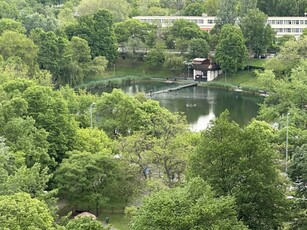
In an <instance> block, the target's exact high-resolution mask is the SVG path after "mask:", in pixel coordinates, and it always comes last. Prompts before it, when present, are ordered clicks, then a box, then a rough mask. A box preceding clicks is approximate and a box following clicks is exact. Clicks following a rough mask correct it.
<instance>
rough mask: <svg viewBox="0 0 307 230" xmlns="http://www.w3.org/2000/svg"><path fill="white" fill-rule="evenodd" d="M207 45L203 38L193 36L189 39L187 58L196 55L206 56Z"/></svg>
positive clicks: (192, 57)
mask: <svg viewBox="0 0 307 230" xmlns="http://www.w3.org/2000/svg"><path fill="white" fill-rule="evenodd" d="M208 52H209V45H208V42H207V41H206V40H205V39H201V38H196V39H195V38H194V39H192V40H191V41H190V45H189V49H188V57H189V59H194V58H197V57H205V58H206V57H208Z"/></svg>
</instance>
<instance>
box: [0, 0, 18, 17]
mask: <svg viewBox="0 0 307 230" xmlns="http://www.w3.org/2000/svg"><path fill="white" fill-rule="evenodd" d="M17 17H18V10H17V7H16V4H14V3H8V2H7V1H5V0H1V1H0V18H1V19H3V18H11V19H15V18H17Z"/></svg>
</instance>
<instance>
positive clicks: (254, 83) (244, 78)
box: [213, 70, 263, 89]
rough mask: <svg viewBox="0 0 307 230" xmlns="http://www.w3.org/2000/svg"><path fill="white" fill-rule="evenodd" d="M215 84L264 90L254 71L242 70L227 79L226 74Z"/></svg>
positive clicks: (216, 80)
mask: <svg viewBox="0 0 307 230" xmlns="http://www.w3.org/2000/svg"><path fill="white" fill-rule="evenodd" d="M213 82H219V83H225V84H230V85H233V86H241V87H244V86H246V87H247V86H248V87H251V88H259V89H262V88H263V86H262V84H261V83H260V82H259V81H258V79H257V76H256V75H255V74H254V73H253V72H252V71H247V70H241V71H238V72H237V73H235V74H234V75H231V76H229V75H228V76H227V75H226V77H225V75H224V74H222V75H221V76H219V77H218V78H217V79H215V80H214V81H213Z"/></svg>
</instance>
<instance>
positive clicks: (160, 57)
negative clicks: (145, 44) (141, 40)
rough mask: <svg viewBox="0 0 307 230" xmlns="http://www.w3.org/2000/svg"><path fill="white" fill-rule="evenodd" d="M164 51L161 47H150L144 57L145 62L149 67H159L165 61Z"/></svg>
mask: <svg viewBox="0 0 307 230" xmlns="http://www.w3.org/2000/svg"><path fill="white" fill-rule="evenodd" d="M165 55H166V54H165V51H163V50H162V49H158V48H156V49H152V50H150V52H148V54H147V55H146V57H145V62H146V64H147V65H148V66H149V67H150V68H160V67H161V66H163V64H164V62H165Z"/></svg>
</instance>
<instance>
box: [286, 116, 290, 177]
mask: <svg viewBox="0 0 307 230" xmlns="http://www.w3.org/2000/svg"><path fill="white" fill-rule="evenodd" d="M289 115H290V113H287V123H286V173H288V139H289V127H288V126H289Z"/></svg>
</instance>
